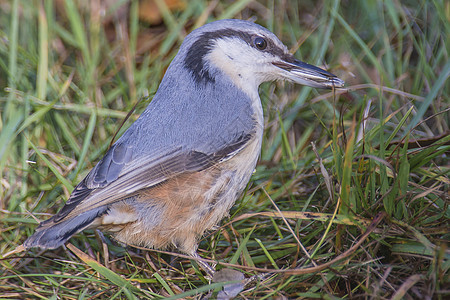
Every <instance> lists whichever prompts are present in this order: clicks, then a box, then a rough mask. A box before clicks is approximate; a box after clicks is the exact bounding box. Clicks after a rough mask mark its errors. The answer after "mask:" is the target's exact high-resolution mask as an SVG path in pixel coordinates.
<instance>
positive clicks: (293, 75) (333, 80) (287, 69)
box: [272, 57, 344, 89]
mask: <svg viewBox="0 0 450 300" xmlns="http://www.w3.org/2000/svg"><path fill="white" fill-rule="evenodd" d="M272 64H273V65H274V66H276V67H278V68H280V69H281V75H282V76H283V77H285V78H286V79H288V80H291V81H293V82H295V83H299V84H303V85H307V86H312V87H315V88H325V89H331V88H339V87H343V86H344V81H343V80H341V79H339V78H337V77H336V75H334V74H331V73H330V72H327V71H325V70H322V69H321V68H318V67H316V66H313V65H310V64H307V63H304V62H302V61H299V60H297V59H294V58H293V57H288V58H287V59H286V60H279V61H275V62H272Z"/></svg>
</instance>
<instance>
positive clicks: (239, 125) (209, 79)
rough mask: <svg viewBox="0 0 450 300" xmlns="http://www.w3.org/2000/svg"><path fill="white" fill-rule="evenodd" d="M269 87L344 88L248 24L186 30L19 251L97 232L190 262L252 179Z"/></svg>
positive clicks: (268, 33) (239, 22) (216, 24)
mask: <svg viewBox="0 0 450 300" xmlns="http://www.w3.org/2000/svg"><path fill="white" fill-rule="evenodd" d="M275 80H287V81H291V82H294V83H298V84H302V85H306V86H311V87H315V88H325V89H332V88H339V87H343V86H344V81H343V80H341V79H339V78H338V77H337V76H335V75H333V74H331V73H329V72H328V71H325V70H323V69H321V68H319V67H316V66H313V65H310V64H307V63H305V62H302V61H299V60H297V59H295V58H294V55H293V54H291V53H290V52H289V51H288V49H287V47H286V46H285V45H284V44H283V43H282V42H281V41H280V40H279V39H278V38H277V36H276V35H274V34H273V33H272V32H271V31H269V30H268V29H266V28H264V27H262V26H260V25H258V24H256V23H253V22H250V21H246V20H238V19H227V20H219V21H214V22H211V23H208V24H205V25H203V26H201V27H199V28H197V29H195V30H193V31H192V32H191V33H190V34H188V35H187V36H186V37H185V39H184V41H183V42H182V44H181V46H180V49H179V51H178V53H177V55H176V56H175V57H174V59H173V60H172V62H171V64H170V65H169V67H168V68H167V70H166V73H165V75H164V76H163V79H162V81H161V83H160V85H159V88H158V90H157V92H156V94H155V96H154V97H153V99H152V100H151V101H150V103H149V105H148V106H147V108H146V109H145V110H144V112H143V113H142V114H141V115H140V116H139V118H138V119H137V120H136V121H135V122H134V123H133V124H132V125H130V127H129V128H128V129H127V130H126V131H125V132H124V133H123V135H122V136H121V137H120V138H118V139H117V141H116V142H115V143H114V144H113V145H112V146H111V147H110V148H109V150H108V151H107V152H106V154H105V155H104V157H103V158H102V159H101V160H100V161H99V162H98V163H97V165H95V167H94V168H93V169H92V170H91V171H90V172H89V173H88V175H87V176H86V177H85V178H84V179H83V180H81V182H80V183H79V184H78V185H77V186H76V187H75V188H74V190H73V192H72V193H71V195H70V197H69V199H68V200H67V202H66V203H65V205H64V206H63V207H62V208H61V209H60V210H59V212H58V213H56V214H55V215H54V216H53V217H51V218H50V219H48V220H45V221H42V222H41V223H40V224H39V226H38V227H37V228H36V231H35V233H34V234H33V235H31V236H30V237H29V238H28V239H27V240H26V241H25V242H24V243H23V245H22V246H23V247H24V248H25V249H27V250H28V249H31V248H35V247H37V248H41V249H55V248H58V247H60V246H62V245H64V244H65V243H66V242H67V241H68V240H69V239H70V238H71V237H72V236H73V235H74V234H76V233H79V232H81V231H83V230H85V229H90V228H97V229H100V230H101V231H104V232H107V233H109V234H110V235H111V236H112V237H113V239H114V240H116V241H117V242H119V243H120V244H124V245H129V246H142V247H146V248H155V249H166V248H170V247H172V248H175V250H176V251H179V252H181V253H185V254H187V255H189V256H191V257H193V258H198V257H199V255H198V253H197V250H198V241H199V239H200V238H201V237H202V236H203V235H204V234H205V232H207V231H209V230H212V229H213V228H215V226H217V224H218V223H219V222H220V220H221V219H223V218H224V217H225V216H227V215H228V213H229V210H230V208H231V207H232V206H233V204H234V203H235V201H236V200H237V199H238V198H239V197H240V196H241V195H242V193H243V191H244V189H245V187H246V186H247V184H248V182H249V180H250V177H251V175H252V173H253V172H254V170H255V167H256V164H257V161H258V157H259V155H260V151H261V143H262V139H263V130H264V117H263V109H262V104H261V100H260V97H259V93H258V88H259V86H260V84H261V83H263V82H267V81H275ZM203 267H204V269H205V271H206V272H208V273H213V272H214V270H213V269H212V268H211V267H209V266H208V265H203Z"/></svg>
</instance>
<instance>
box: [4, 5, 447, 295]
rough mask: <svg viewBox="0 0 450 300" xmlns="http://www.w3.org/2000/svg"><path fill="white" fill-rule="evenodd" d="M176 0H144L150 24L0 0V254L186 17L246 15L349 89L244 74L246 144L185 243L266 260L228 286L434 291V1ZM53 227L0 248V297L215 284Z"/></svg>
mask: <svg viewBox="0 0 450 300" xmlns="http://www.w3.org/2000/svg"><path fill="white" fill-rule="evenodd" d="M122 2H124V1H122ZM120 3H121V2H118V4H120ZM183 3H184V7H183V8H182V9H179V8H178V9H177V8H175V9H173V8H172V9H169V8H168V7H167V6H166V5H165V2H164V1H162V0H159V1H156V4H157V5H158V7H160V11H161V12H162V13H161V15H160V16H161V17H162V23H161V24H159V25H153V26H149V24H148V23H146V22H145V21H143V18H144V16H145V13H146V12H145V11H143V10H142V9H140V8H139V6H138V2H137V1H133V2H131V3H130V5H129V6H127V7H126V9H125V10H118V6H117V5H115V6H114V5H113V6H110V7H105V8H104V10H103V12H104V13H101V12H102V10H101V9H99V8H100V7H101V6H102V5H103V3H102V2H101V1H92V2H90V4H89V5H79V4H77V3H75V2H72V1H70V0H67V1H58V2H53V1H33V2H28V1H22V0H12V1H0V6H1V7H2V13H1V14H2V18H0V39H1V42H0V87H1V90H0V111H1V119H0V173H1V184H0V208H1V213H0V222H1V224H2V228H1V231H0V235H1V237H0V253H1V254H5V253H6V252H8V251H11V250H13V249H14V248H15V247H17V246H19V245H20V244H22V243H23V241H24V240H25V239H26V238H27V237H28V236H30V235H31V234H32V233H33V232H34V229H35V227H36V224H37V222H38V220H44V219H47V218H48V217H49V216H50V215H51V214H54V213H55V212H57V211H58V209H59V208H60V207H62V205H63V204H64V201H65V200H67V198H68V196H69V194H70V192H71V190H72V189H73V187H74V186H75V185H76V184H77V183H78V182H79V181H80V180H81V179H82V178H83V177H84V176H85V175H86V174H87V172H88V171H89V170H90V169H91V168H92V167H93V166H94V165H95V163H96V162H97V161H98V160H99V159H100V158H101V157H102V155H103V154H104V153H105V151H106V149H107V148H108V147H109V144H110V142H111V137H112V136H113V135H114V133H115V132H116V131H117V130H118V129H119V127H120V123H121V122H122V120H123V119H124V118H125V116H126V114H127V113H128V111H130V110H131V109H132V107H133V106H134V105H135V103H136V102H137V101H138V99H141V98H144V101H141V102H140V103H139V104H138V105H137V108H136V112H135V113H134V114H132V116H131V121H127V122H126V123H125V125H124V127H123V129H121V130H120V133H121V132H123V130H124V129H125V128H126V127H128V126H129V125H130V124H131V122H132V121H133V120H135V119H136V117H137V115H139V113H140V112H142V110H143V109H144V108H145V106H146V105H147V103H148V101H150V99H151V96H152V95H153V94H154V93H155V91H156V89H157V87H158V84H159V82H160V80H161V78H162V76H163V74H164V70H165V68H166V67H167V66H168V65H169V63H170V61H171V59H172V58H173V57H174V55H175V54H176V51H177V48H178V46H179V45H180V43H181V42H182V40H183V38H184V36H185V35H186V34H187V33H188V32H190V31H191V30H192V29H193V28H194V27H198V26H200V25H202V24H203V23H205V22H209V21H212V20H214V19H220V18H225V17H233V18H244V19H247V18H249V17H256V19H257V21H258V23H260V24H261V25H264V26H266V27H267V28H269V29H270V30H272V31H273V32H274V33H276V34H277V35H278V36H279V37H280V38H281V40H282V41H283V42H284V43H285V44H286V45H288V46H289V47H291V49H292V51H293V52H295V53H296V56H297V58H299V59H302V60H304V61H307V62H309V63H312V64H318V65H322V66H323V64H324V63H326V64H327V68H328V69H329V70H330V71H331V72H333V73H334V74H336V75H338V76H339V77H340V78H342V79H344V80H345V81H346V83H347V87H348V89H349V91H348V92H343V91H336V92H335V93H332V92H329V91H317V90H315V89H311V88H307V87H299V86H295V85H292V84H282V83H270V84H264V85H262V87H261V89H260V95H261V99H262V101H263V106H264V108H265V115H266V131H265V136H264V142H263V149H262V155H261V160H260V162H259V164H258V167H257V170H256V172H255V174H254V175H253V177H252V180H251V184H250V185H249V186H248V189H247V191H246V193H245V195H244V196H243V197H242V198H241V199H240V200H239V201H238V202H237V203H236V205H235V206H234V207H233V209H232V211H231V213H230V217H229V218H226V219H224V220H223V222H222V225H221V227H220V228H219V229H218V230H217V231H214V232H211V233H210V234H209V235H207V236H206V237H205V238H204V239H203V240H202V242H201V244H200V252H201V255H202V257H204V258H208V259H212V260H215V261H218V262H219V263H221V264H223V265H222V266H220V265H219V266H218V268H219V269H220V268H223V266H224V265H225V264H233V265H237V266H235V267H234V268H236V269H239V270H241V272H244V273H245V274H246V276H247V277H249V276H251V275H255V274H260V275H261V274H265V273H266V271H267V270H272V271H273V272H272V273H270V276H266V277H265V279H264V280H261V281H258V282H256V283H254V284H251V285H249V286H248V287H246V288H245V289H244V291H242V292H241V294H240V295H241V296H240V297H242V298H261V299H265V298H274V297H280V296H283V297H287V298H308V299H314V298H318V299H340V298H349V299H357V298H358V299H359V298H364V299H432V298H433V299H445V298H447V297H449V295H450V291H449V289H448V288H449V282H450V280H449V267H450V252H449V250H448V244H449V239H450V233H449V229H448V228H449V216H450V208H449V205H448V203H449V182H450V180H449V168H450V164H449V159H448V156H449V154H450V135H449V132H450V131H449V118H450V114H449V107H450V100H449V99H450V97H449V96H450V95H449V92H450V89H449V83H448V77H449V74H450V62H449V60H448V56H449V53H448V49H449V44H448V37H449V34H450V30H449V29H450V25H449V22H448V20H449V19H450V6H449V3H448V2H446V1H439V0H435V1H425V0H420V1H352V2H348V1H337V0H336V1H301V2H300V1H293V0H288V1H263V0H261V1H258V2H253V1H235V2H232V1H222V2H219V1H212V2H206V1H201V0H196V1H189V2H187V1H186V2H183ZM139 16H140V18H139ZM297 50H298V51H297ZM120 133H119V134H120ZM373 220H375V221H376V222H374V223H371V222H373ZM70 242H71V243H72V244H70V245H68V248H60V249H57V250H54V251H46V252H42V251H39V250H32V251H29V252H27V253H21V254H16V255H13V256H9V257H6V258H2V259H0V265H1V269H0V291H1V293H0V295H1V297H2V298H9V299H18V298H22V299H32V298H33V299H34V298H36V299H38V298H43V299H96V298H100V299H103V298H109V299H123V298H127V299H147V298H164V297H172V298H182V297H183V298H188V299H189V298H198V297H199V294H202V293H203V294H208V293H209V292H210V291H211V290H214V289H216V290H217V289H220V287H221V286H222V285H223V284H222V283H213V284H210V283H209V282H208V281H207V279H205V278H204V277H203V274H202V272H200V271H199V270H198V267H197V266H196V264H195V263H193V262H191V261H190V260H188V259H186V258H184V257H183V256H180V257H179V258H178V259H177V260H176V261H175V263H172V264H170V260H171V257H173V256H170V255H169V254H167V253H166V252H157V251H147V250H139V249H134V248H130V249H124V248H122V247H120V246H118V245H116V244H114V243H111V242H109V240H106V242H105V241H103V240H101V239H100V237H99V236H98V235H97V234H96V233H95V232H85V233H83V234H79V235H76V236H75V237H74V238H72V239H71V241H70ZM106 246H107V247H106ZM340 258H342V259H340ZM173 265H176V267H174V266H173ZM321 266H323V267H326V268H322V267H321Z"/></svg>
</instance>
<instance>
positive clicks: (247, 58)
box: [206, 39, 273, 97]
mask: <svg viewBox="0 0 450 300" xmlns="http://www.w3.org/2000/svg"><path fill="white" fill-rule="evenodd" d="M206 59H207V60H208V62H209V63H210V64H212V65H213V66H214V67H216V68H218V69H220V70H221V71H223V72H224V73H225V74H227V75H228V76H229V78H230V79H231V80H232V81H233V82H234V83H235V84H236V85H237V86H238V87H240V88H241V89H242V90H243V91H244V92H246V93H247V94H249V95H250V96H251V97H255V96H256V95H257V94H258V86H259V85H260V84H261V83H262V82H264V81H267V80H268V78H267V71H269V70H268V66H270V65H271V63H270V61H271V59H273V58H272V57H270V56H268V55H265V54H264V53H262V52H260V51H258V50H257V49H255V48H253V47H251V46H249V45H247V44H246V43H245V42H243V41H242V42H240V41H238V40H233V39H219V40H217V41H216V45H215V46H214V48H213V50H212V51H211V52H210V53H209V54H208V55H207V56H206Z"/></svg>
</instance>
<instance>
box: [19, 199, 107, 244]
mask: <svg viewBox="0 0 450 300" xmlns="http://www.w3.org/2000/svg"><path fill="white" fill-rule="evenodd" d="M106 210H107V207H99V208H96V209H93V210H88V211H86V212H84V213H81V214H79V215H77V216H74V217H71V218H68V217H66V218H63V219H62V220H60V221H58V222H55V221H54V218H50V219H48V220H47V221H44V222H42V223H41V224H40V225H39V227H38V228H37V229H36V232H35V233H34V234H33V235H32V236H30V237H29V238H28V239H27V240H26V241H25V242H24V243H23V246H24V247H25V249H30V248H35V247H38V248H41V249H55V248H58V247H59V246H62V245H63V244H64V243H65V242H67V241H68V240H69V239H70V238H71V237H72V236H73V235H74V234H75V233H77V232H80V231H82V230H84V229H86V228H87V227H89V225H91V223H92V222H93V221H94V220H95V219H96V218H97V217H99V216H101V215H103V214H104V213H105V212H106Z"/></svg>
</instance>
